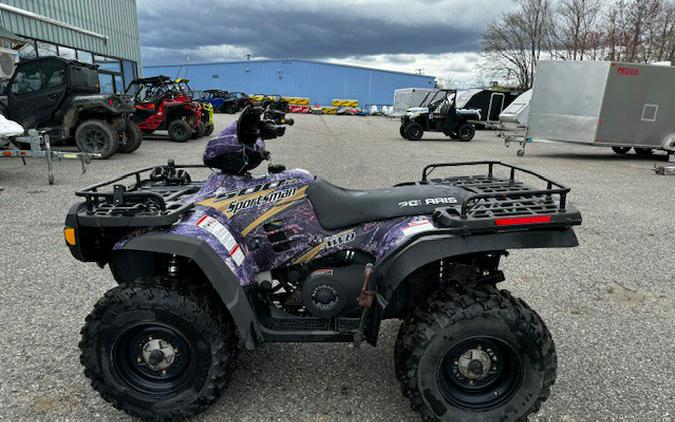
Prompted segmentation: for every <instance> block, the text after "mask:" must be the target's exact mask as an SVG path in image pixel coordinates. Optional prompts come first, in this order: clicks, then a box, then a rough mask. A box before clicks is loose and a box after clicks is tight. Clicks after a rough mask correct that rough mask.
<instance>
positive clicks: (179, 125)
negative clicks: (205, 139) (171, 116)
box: [169, 120, 192, 142]
mask: <svg viewBox="0 0 675 422" xmlns="http://www.w3.org/2000/svg"><path fill="white" fill-rule="evenodd" d="M191 136H192V126H190V124H189V123H188V122H186V121H185V120H174V121H173V122H171V123H170V124H169V138H171V140H172V141H174V142H187V140H188V139H190V137H191Z"/></svg>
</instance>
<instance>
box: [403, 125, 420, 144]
mask: <svg viewBox="0 0 675 422" xmlns="http://www.w3.org/2000/svg"><path fill="white" fill-rule="evenodd" d="M405 134H406V139H408V140H409V141H419V140H420V139H422V135H424V128H423V127H422V125H421V124H419V123H410V124H409V125H408V126H406V127H405Z"/></svg>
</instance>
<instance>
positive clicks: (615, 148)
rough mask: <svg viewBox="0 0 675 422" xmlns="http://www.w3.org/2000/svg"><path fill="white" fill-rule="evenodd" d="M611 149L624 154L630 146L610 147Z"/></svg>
mask: <svg viewBox="0 0 675 422" xmlns="http://www.w3.org/2000/svg"><path fill="white" fill-rule="evenodd" d="M612 151H614V152H616V153H617V154H621V155H625V154H626V153H627V152H628V151H630V147H612Z"/></svg>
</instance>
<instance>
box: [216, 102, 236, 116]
mask: <svg viewBox="0 0 675 422" xmlns="http://www.w3.org/2000/svg"><path fill="white" fill-rule="evenodd" d="M220 111H222V112H223V113H227V114H235V113H236V112H237V107H236V106H235V105H234V104H223V106H222V107H221V108H220Z"/></svg>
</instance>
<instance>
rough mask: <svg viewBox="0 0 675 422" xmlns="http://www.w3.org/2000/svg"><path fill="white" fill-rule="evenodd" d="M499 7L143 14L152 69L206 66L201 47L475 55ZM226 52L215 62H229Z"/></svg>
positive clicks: (486, 1) (291, 53)
mask: <svg viewBox="0 0 675 422" xmlns="http://www.w3.org/2000/svg"><path fill="white" fill-rule="evenodd" d="M187 3H189V5H188V4H187ZM495 3H503V2H500V1H498V0H483V1H475V0H474V1H469V0H430V1H417V2H411V1H406V2H403V1H396V0H392V1H388V2H382V1H377V0H376V1H372V2H356V1H351V2H350V1H343V2H331V1H322V2H314V3H312V2H309V1H305V2H297V1H292V0H289V1H286V2H284V1H275V2H265V1H236V2H231V1H221V2H217V1H213V0H210V1H209V0H191V1H189V2H186V1H179V0H164V1H154V0H153V1H150V0H140V1H139V7H138V9H139V10H138V15H139V25H140V31H141V44H142V45H143V48H144V60H145V62H146V64H151V63H167V62H176V61H183V59H182V58H184V56H185V54H188V53H186V52H189V54H190V55H191V61H192V62H196V61H201V60H200V59H202V57H201V56H205V54H203V53H204V52H203V51H201V52H200V50H199V48H200V47H201V48H202V49H204V48H207V49H208V48H210V47H217V46H225V47H228V46H231V47H233V48H232V50H234V51H235V52H234V53H233V54H234V55H236V56H237V57H236V58H243V56H244V54H246V53H250V54H251V55H253V56H254V57H272V58H285V57H289V58H290V57H292V58H309V59H324V58H343V57H347V56H352V57H354V56H368V55H375V54H401V53H407V54H420V53H426V54H439V53H447V52H465V51H476V50H477V49H478V48H479V40H480V35H481V32H482V30H483V25H484V22H485V21H486V20H487V18H488V17H489V15H490V14H491V12H490V11H491V10H492V9H494V7H491V6H492V5H493V4H495ZM219 51H221V52H222V53H221V57H211V58H210V59H211V60H217V59H219V58H221V59H222V58H230V57H222V56H227V51H228V49H227V48H223V49H221V50H219ZM244 51H245V52H246V53H242V52H244ZM213 55H214V51H213V49H211V50H210V53H209V56H213ZM216 55H218V54H216ZM179 58H181V59H179ZM231 58H235V57H231Z"/></svg>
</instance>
